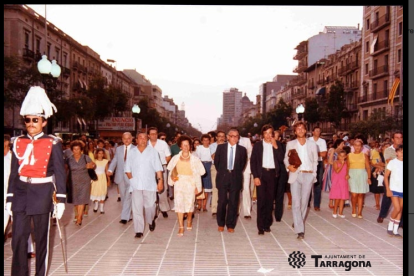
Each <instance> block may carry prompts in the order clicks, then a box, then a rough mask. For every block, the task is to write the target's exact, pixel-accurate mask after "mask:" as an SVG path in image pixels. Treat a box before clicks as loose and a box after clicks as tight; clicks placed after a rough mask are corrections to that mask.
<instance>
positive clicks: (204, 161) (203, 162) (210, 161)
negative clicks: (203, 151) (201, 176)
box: [201, 161, 212, 163]
mask: <svg viewBox="0 0 414 276" xmlns="http://www.w3.org/2000/svg"><path fill="white" fill-rule="evenodd" d="M201 162H202V163H212V162H211V161H201Z"/></svg>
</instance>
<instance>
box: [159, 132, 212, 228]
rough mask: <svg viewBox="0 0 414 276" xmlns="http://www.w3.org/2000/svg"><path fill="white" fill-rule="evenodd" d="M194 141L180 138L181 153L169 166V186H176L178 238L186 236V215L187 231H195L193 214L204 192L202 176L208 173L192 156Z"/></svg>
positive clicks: (185, 137) (175, 203)
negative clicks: (198, 195)
mask: <svg viewBox="0 0 414 276" xmlns="http://www.w3.org/2000/svg"><path fill="white" fill-rule="evenodd" d="M191 144H192V140H191V138H190V137H188V136H187V135H181V136H180V137H179V138H178V141H177V145H178V146H179V147H180V149H181V151H180V152H179V153H178V154H176V155H174V157H173V158H171V160H170V162H169V163H168V165H167V170H169V171H170V173H169V174H168V175H169V176H168V185H170V186H174V206H175V212H176V213H177V218H178V224H179V229H178V236H183V235H184V213H188V216H187V230H191V229H193V226H192V214H193V212H194V201H195V197H196V195H197V194H198V193H199V192H200V191H201V190H202V185H201V176H202V175H204V174H205V173H206V170H205V169H204V166H203V163H201V161H200V159H198V157H196V156H194V155H192V154H191V151H190V149H191Z"/></svg>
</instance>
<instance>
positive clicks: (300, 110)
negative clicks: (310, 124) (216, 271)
mask: <svg viewBox="0 0 414 276" xmlns="http://www.w3.org/2000/svg"><path fill="white" fill-rule="evenodd" d="M304 112H305V107H304V106H303V105H302V104H300V105H298V107H296V114H298V120H299V121H302V120H303V113H304Z"/></svg>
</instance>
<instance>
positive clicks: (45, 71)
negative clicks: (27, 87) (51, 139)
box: [37, 5, 61, 134]
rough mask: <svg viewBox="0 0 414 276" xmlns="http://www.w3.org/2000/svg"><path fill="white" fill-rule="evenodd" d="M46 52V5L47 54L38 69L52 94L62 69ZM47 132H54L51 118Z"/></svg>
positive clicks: (44, 83) (46, 87)
mask: <svg viewBox="0 0 414 276" xmlns="http://www.w3.org/2000/svg"><path fill="white" fill-rule="evenodd" d="M46 51H47V19H46V5H45V52H44V53H45V54H44V55H42V59H41V60H39V62H38V63H37V69H38V70H39V72H40V73H41V74H42V76H43V78H42V83H43V87H44V89H45V91H46V93H47V94H50V93H48V92H49V91H50V90H52V89H54V88H55V87H56V79H57V78H59V76H60V73H61V69H60V66H59V65H58V64H57V62H56V60H55V59H53V60H52V62H50V61H49V60H48V59H47V55H46ZM49 76H52V77H53V78H56V79H50V78H49V79H47V77H49ZM49 80H52V82H50V81H49ZM48 96H49V98H52V99H51V100H52V101H53V100H54V99H53V97H50V95H48ZM46 132H47V134H51V133H52V132H53V118H51V119H50V122H49V123H48V124H47V127H46Z"/></svg>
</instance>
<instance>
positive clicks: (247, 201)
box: [239, 136, 253, 219]
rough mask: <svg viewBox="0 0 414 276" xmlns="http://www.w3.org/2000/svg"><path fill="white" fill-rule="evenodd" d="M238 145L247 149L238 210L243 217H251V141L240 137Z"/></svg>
mask: <svg viewBox="0 0 414 276" xmlns="http://www.w3.org/2000/svg"><path fill="white" fill-rule="evenodd" d="M239 145H241V146H243V147H245V148H246V150H247V164H246V168H245V169H244V171H243V190H242V193H241V196H242V200H241V206H240V211H241V213H242V214H243V215H244V218H245V219H251V218H252V217H251V214H250V212H251V210H252V188H251V170H250V156H251V155H252V149H253V147H252V142H251V141H250V139H249V138H247V137H241V136H240V139H239Z"/></svg>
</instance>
